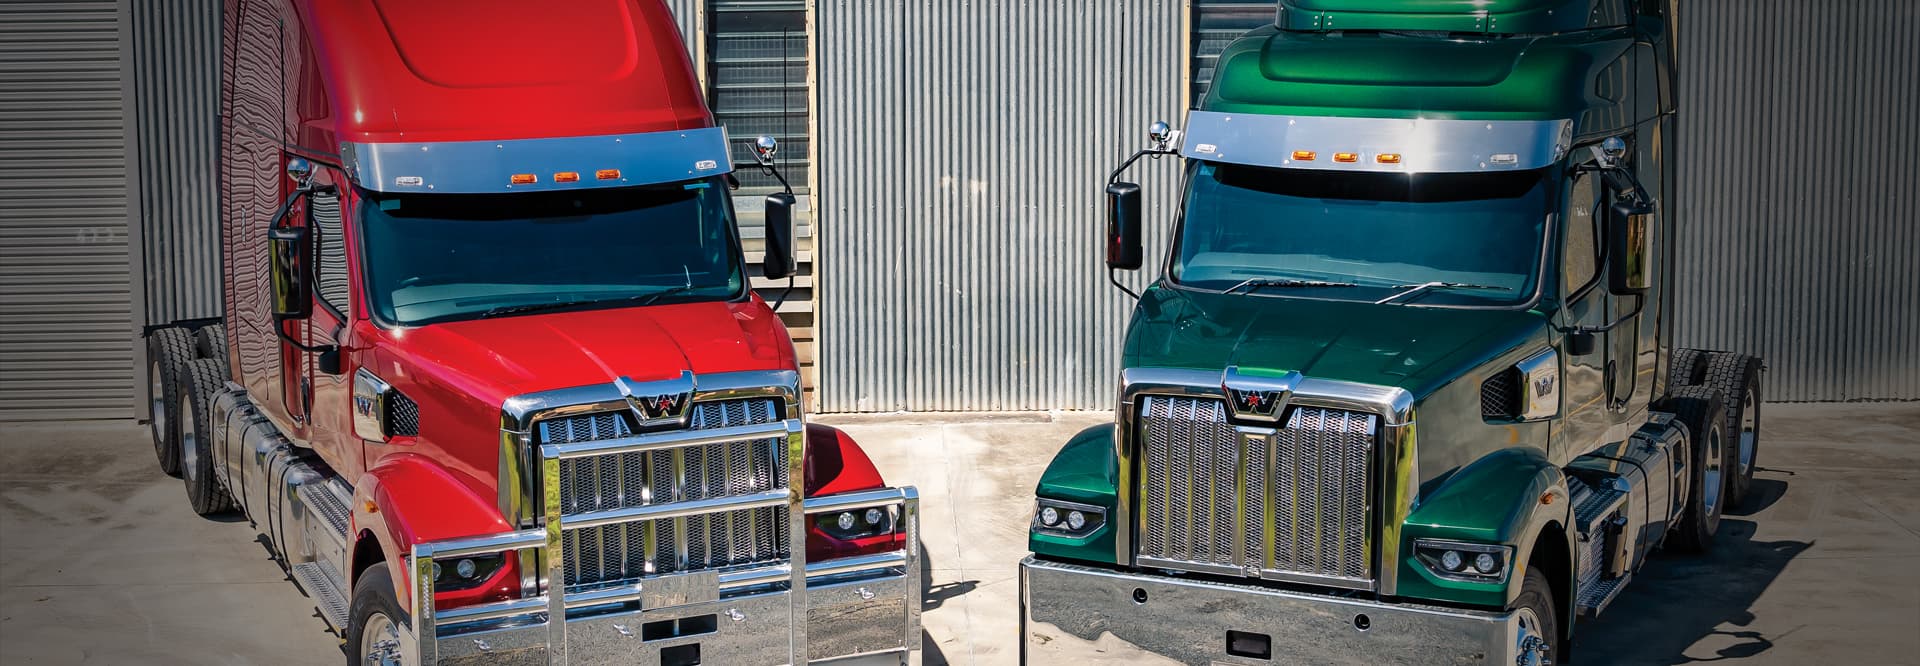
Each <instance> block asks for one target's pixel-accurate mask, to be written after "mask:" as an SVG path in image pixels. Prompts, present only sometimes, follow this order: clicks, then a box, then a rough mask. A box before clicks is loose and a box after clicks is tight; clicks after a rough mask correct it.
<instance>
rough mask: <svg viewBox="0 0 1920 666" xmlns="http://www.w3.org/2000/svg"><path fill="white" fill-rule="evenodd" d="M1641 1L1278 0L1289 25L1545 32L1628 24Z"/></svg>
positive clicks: (1281, 16) (1282, 19) (1282, 22)
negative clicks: (1635, 7) (1635, 5)
mask: <svg viewBox="0 0 1920 666" xmlns="http://www.w3.org/2000/svg"><path fill="white" fill-rule="evenodd" d="M1641 1H1643V0H1280V14H1279V21H1278V24H1279V25H1280V27H1282V28H1286V29H1289V30H1438V31H1444V32H1477V33H1492V34H1523V33H1524V34H1544V33H1557V32H1567V31H1572V30H1584V29H1592V28H1611V27H1621V26H1626V25H1629V22H1630V21H1631V20H1632V18H1631V14H1632V11H1633V8H1632V7H1631V6H1630V4H1631V3H1632V2H1641Z"/></svg>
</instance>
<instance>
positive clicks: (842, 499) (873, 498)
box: [801, 487, 912, 515]
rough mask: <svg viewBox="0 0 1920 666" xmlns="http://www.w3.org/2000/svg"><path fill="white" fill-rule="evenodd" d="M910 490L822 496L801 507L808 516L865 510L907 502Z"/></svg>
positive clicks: (885, 490)
mask: <svg viewBox="0 0 1920 666" xmlns="http://www.w3.org/2000/svg"><path fill="white" fill-rule="evenodd" d="M911 490H912V488H911V487H906V488H882V489H880V490H862V491H857V492H851V493H841V494H838V495H822V496H819V497H809V498H807V499H806V500H805V501H803V502H801V505H802V506H803V507H805V509H804V510H805V513H807V514H808V515H813V514H817V513H831V512H834V511H852V510H854V509H865V508H867V507H875V506H888V505H893V504H899V503H901V502H904V501H906V500H907V497H909V496H910V494H911V492H910V491H911Z"/></svg>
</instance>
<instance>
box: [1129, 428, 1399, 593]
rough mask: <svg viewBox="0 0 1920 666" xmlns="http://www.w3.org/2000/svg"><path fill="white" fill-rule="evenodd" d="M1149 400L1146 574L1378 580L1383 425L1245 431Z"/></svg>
mask: <svg viewBox="0 0 1920 666" xmlns="http://www.w3.org/2000/svg"><path fill="white" fill-rule="evenodd" d="M1141 400H1142V402H1141V405H1140V431H1139V432H1140V433H1141V437H1142V441H1141V448H1142V451H1141V453H1142V467H1143V469H1142V470H1141V473H1140V479H1141V487H1140V532H1139V534H1140V536H1139V544H1138V548H1137V552H1138V554H1139V555H1140V556H1141V558H1142V563H1143V564H1149V565H1154V566H1164V567H1167V568H1180V569H1192V570H1199V571H1209V572H1213V573H1226V574H1241V575H1259V576H1263V577H1275V578H1282V579H1286V578H1293V579H1296V580H1307V581H1314V580H1322V581H1325V582H1330V583H1333V584H1337V585H1346V586H1350V587H1351V586H1355V585H1353V583H1356V582H1363V581H1366V580H1368V579H1369V577H1370V576H1371V575H1372V571H1373V568H1372V566H1371V565H1370V564H1369V559H1370V557H1371V553H1372V550H1371V544H1370V537H1371V535H1372V532H1373V530H1372V528H1371V527H1370V525H1371V521H1372V516H1371V515H1370V513H1369V511H1370V507H1371V506H1372V502H1371V496H1372V495H1371V494H1372V492H1373V481H1372V479H1373V475H1372V471H1371V470H1372V457H1373V450H1374V446H1375V442H1376V441H1377V436H1376V435H1377V430H1378V427H1377V426H1378V423H1379V417H1378V416H1375V415H1372V414H1368V413H1364V412H1354V411H1346V410H1340V409H1324V408H1319V407H1308V406H1300V407H1294V408H1292V409H1290V410H1289V412H1288V415H1287V417H1286V422H1285V425H1284V426H1283V427H1280V428H1277V429H1275V428H1248V429H1238V428H1236V427H1235V426H1234V424H1233V423H1231V422H1230V421H1228V418H1227V410H1226V403H1225V402H1224V401H1221V400H1218V399H1213V398H1191V397H1170V396H1146V397H1144V398H1142V399H1141Z"/></svg>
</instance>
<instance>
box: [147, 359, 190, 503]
mask: <svg viewBox="0 0 1920 666" xmlns="http://www.w3.org/2000/svg"><path fill="white" fill-rule="evenodd" d="M192 358H193V340H192V338H191V337H190V336H189V335H188V334H187V331H186V330H185V329H180V328H162V329H156V330H154V332H153V333H152V334H151V335H148V336H147V391H148V394H147V395H148V399H149V401H150V402H149V403H148V407H149V408H150V409H152V410H153V415H152V417H151V418H150V419H148V421H147V425H148V429H149V430H151V431H152V433H153V455H154V458H156V459H158V460H159V461H160V471H162V472H165V473H167V474H179V473H180V427H181V423H180V419H181V412H180V403H181V400H182V398H181V396H182V394H183V393H184V392H185V382H186V378H185V377H183V376H181V375H182V371H183V366H184V365H185V364H186V363H187V361H189V360H192Z"/></svg>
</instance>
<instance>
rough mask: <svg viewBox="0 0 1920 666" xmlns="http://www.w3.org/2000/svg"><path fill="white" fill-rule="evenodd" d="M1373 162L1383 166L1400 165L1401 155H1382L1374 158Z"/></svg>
mask: <svg viewBox="0 0 1920 666" xmlns="http://www.w3.org/2000/svg"><path fill="white" fill-rule="evenodd" d="M1373 161H1375V162H1379V163H1381V164H1399V163H1400V153H1380V154H1379V155H1375V156H1373Z"/></svg>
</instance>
